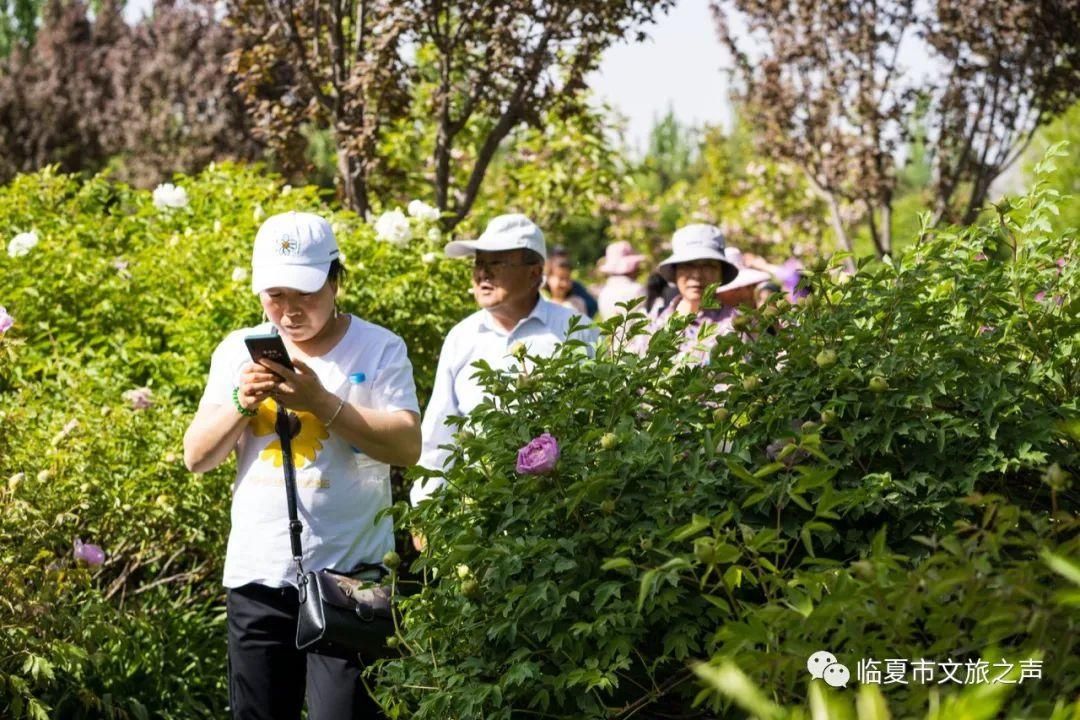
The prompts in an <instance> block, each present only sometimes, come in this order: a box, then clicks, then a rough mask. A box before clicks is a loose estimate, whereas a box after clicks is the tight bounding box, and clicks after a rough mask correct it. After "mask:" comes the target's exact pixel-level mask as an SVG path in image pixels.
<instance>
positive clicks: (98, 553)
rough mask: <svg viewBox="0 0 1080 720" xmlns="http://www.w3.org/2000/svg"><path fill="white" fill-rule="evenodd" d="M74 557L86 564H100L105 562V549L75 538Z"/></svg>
mask: <svg viewBox="0 0 1080 720" xmlns="http://www.w3.org/2000/svg"><path fill="white" fill-rule="evenodd" d="M75 559H76V560H81V561H82V562H84V563H86V564H87V565H100V564H101V563H103V562H105V551H104V550H102V549H101V548H100V547H98V546H97V545H92V544H91V543H83V541H82V539H80V538H75Z"/></svg>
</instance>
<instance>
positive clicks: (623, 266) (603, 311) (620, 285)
mask: <svg viewBox="0 0 1080 720" xmlns="http://www.w3.org/2000/svg"><path fill="white" fill-rule="evenodd" d="M644 261H645V256H644V255H640V254H638V253H637V252H636V251H635V250H634V246H633V245H631V244H630V243H629V242H627V241H626V240H620V241H618V242H613V243H611V244H610V245H608V246H607V248H606V249H605V250H604V258H603V259H602V260H601V261H600V263H599V264H598V265H597V269H598V270H599V271H600V272H602V273H604V274H605V275H607V276H608V279H607V280H606V281H605V282H604V286H603V287H602V288H600V295H599V297H598V298H597V301H598V303H599V305H600V317H601V318H604V319H606V318H610V317H615V316H616V315H619V314H621V313H623V312H625V310H624V309H623V308H621V307H619V303H628V302H630V301H631V300H635V299H637V298H643V297H645V286H644V285H642V284H641V283H639V282H638V281H637V280H635V278H636V277H637V274H638V270H639V269H640V268H641V264H642V263H643V262H644ZM639 309H640V306H639Z"/></svg>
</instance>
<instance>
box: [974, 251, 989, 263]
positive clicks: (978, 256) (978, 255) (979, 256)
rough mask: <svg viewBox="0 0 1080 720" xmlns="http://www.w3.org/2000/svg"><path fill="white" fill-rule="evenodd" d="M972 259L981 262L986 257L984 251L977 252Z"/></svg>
mask: <svg viewBox="0 0 1080 720" xmlns="http://www.w3.org/2000/svg"><path fill="white" fill-rule="evenodd" d="M973 259H974V260H977V261H979V262H982V261H983V260H985V259H986V253H977V254H976V255H975V257H974V258H973Z"/></svg>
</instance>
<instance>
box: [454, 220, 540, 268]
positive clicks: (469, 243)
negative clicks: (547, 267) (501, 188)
mask: <svg viewBox="0 0 1080 720" xmlns="http://www.w3.org/2000/svg"><path fill="white" fill-rule="evenodd" d="M501 250H532V251H533V252H535V253H536V254H538V255H539V256H540V257H542V258H543V259H544V260H547V244H546V243H545V242H544V233H543V232H542V231H541V230H540V228H539V227H537V225H536V223H534V222H533V221H532V220H530V219H529V218H528V217H526V216H524V215H522V214H520V213H511V214H509V215H499V216H497V217H495V218H493V219H492V220H491V222H489V223H488V224H487V228H485V230H484V232H483V233H482V234H481V235H480V237H478V238H476V239H475V240H452V241H451V242H448V243H446V247H445V248H443V251H444V252H445V253H446V256H447V257H451V258H462V257H469V256H471V255H475V254H476V253H477V251H481V252H499V251H501Z"/></svg>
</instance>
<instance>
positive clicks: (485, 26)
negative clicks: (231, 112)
mask: <svg viewBox="0 0 1080 720" xmlns="http://www.w3.org/2000/svg"><path fill="white" fill-rule="evenodd" d="M672 4H673V0H658V1H657V0H653V1H646V0H633V1H631V2H624V3H606V2H597V1H592V2H584V1H582V0H576V1H569V0H559V1H557V2H549V3H543V4H536V3H532V2H526V1H524V0H522V1H520V2H518V1H511V2H499V3H448V2H442V1H441V0H427V1H425V0H414V1H413V2H394V3H390V2H359V3H357V2H353V1H351V0H349V1H346V2H344V3H337V2H334V3H329V4H324V3H322V2H321V0H302V1H299V2H298V1H296V0H233V2H230V3H229V4H228V16H229V19H230V23H231V24H232V26H233V27H234V28H236V30H237V32H238V33H239V36H240V40H241V46H240V49H238V50H237V51H236V52H235V53H234V54H233V55H232V68H233V70H234V71H235V72H236V73H237V75H238V76H239V78H240V85H239V87H240V89H241V92H242V93H243V94H244V96H245V98H246V100H247V102H248V106H249V108H251V110H252V112H253V114H254V117H255V119H256V124H257V126H258V127H259V130H260V133H261V134H262V136H264V137H265V138H266V139H267V141H268V142H269V144H270V145H271V146H272V147H275V148H285V147H291V146H293V144H294V142H295V136H296V133H297V132H298V128H300V127H301V126H302V125H303V124H304V123H306V122H314V123H316V124H319V125H325V126H326V127H329V128H331V130H332V133H333V137H334V142H335V146H336V149H337V157H338V171H339V172H338V177H339V182H340V189H341V193H342V196H343V199H344V201H345V202H346V204H347V205H349V206H350V207H351V208H352V209H354V210H356V211H357V212H359V213H360V214H364V213H366V212H367V211H368V210H369V209H370V208H371V207H372V197H379V196H384V197H385V196H387V195H389V194H390V191H391V188H387V187H385V186H381V185H380V180H382V179H385V178H388V177H395V176H397V175H405V176H406V177H411V176H413V175H414V174H419V175H420V176H421V177H424V178H425V179H429V181H430V185H431V190H430V192H431V195H432V196H433V198H434V202H435V205H436V206H437V207H438V208H439V209H440V210H443V211H444V212H445V215H444V221H443V226H444V229H446V230H451V229H453V228H454V227H455V226H456V225H457V224H458V223H460V222H461V221H462V220H464V219H465V217H466V216H467V215H468V214H469V212H470V210H471V209H472V206H473V204H474V203H475V202H476V198H477V196H478V195H479V193H480V187H481V184H482V182H483V180H484V177H485V175H486V174H487V171H488V169H489V167H490V166H491V163H492V162H493V160H494V159H495V157H496V154H497V151H498V150H499V147H500V145H501V144H502V143H503V141H504V140H506V139H507V138H508V136H509V135H510V133H511V132H512V131H513V130H514V129H515V128H518V127H521V126H525V125H528V126H531V127H535V128H540V127H541V125H542V123H543V118H544V117H545V116H546V115H547V113H549V112H553V111H554V112H558V113H560V114H561V115H562V117H564V118H570V117H573V116H575V115H580V114H581V113H583V112H585V97H584V94H583V93H582V90H583V89H584V88H585V86H586V84H585V76H586V74H587V73H588V72H589V71H591V70H593V69H594V68H595V67H596V65H597V63H598V61H599V57H600V54H601V53H602V52H603V50H604V49H606V48H607V47H608V46H610V45H611V44H612V43H614V42H616V41H618V40H621V39H623V38H626V37H628V36H630V35H632V34H633V33H640V30H639V28H640V27H641V26H643V25H645V24H647V23H649V22H651V21H652V20H653V19H654V18H655V16H656V15H657V14H658V13H662V12H664V11H666V10H667V9H668V8H669V7H670V6H671V5H672ZM387 134H392V135H396V136H397V138H398V140H399V142H400V141H401V138H402V136H404V137H406V138H408V141H407V143H406V144H407V145H408V146H409V147H411V148H413V152H412V153H409V157H408V160H409V165H408V166H403V165H402V164H401V163H400V162H398V163H395V162H394V159H393V158H391V157H389V156H388V154H387V152H386V150H387V148H386V146H384V145H383V138H384V136H385V135H387ZM417 162H418V163H419V164H415V163H417Z"/></svg>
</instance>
